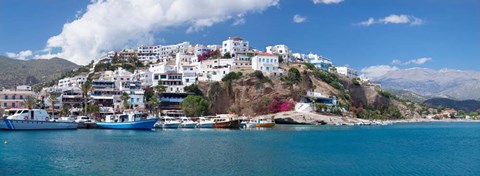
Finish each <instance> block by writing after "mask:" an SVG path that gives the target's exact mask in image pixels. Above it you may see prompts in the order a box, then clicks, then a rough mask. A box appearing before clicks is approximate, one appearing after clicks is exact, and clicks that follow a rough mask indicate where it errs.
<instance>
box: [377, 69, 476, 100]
mask: <svg viewBox="0 0 480 176" xmlns="http://www.w3.org/2000/svg"><path fill="white" fill-rule="evenodd" d="M372 80H373V81H376V82H380V83H381V85H382V88H384V89H390V90H399V92H400V93H402V92H403V93H404V94H405V91H409V92H412V93H414V94H417V95H419V96H423V97H426V99H429V98H436V97H438V98H449V99H454V100H479V99H480V91H479V90H480V72H474V71H462V70H450V69H442V70H432V69H427V68H410V69H401V70H396V71H392V72H389V73H387V74H385V75H383V76H380V77H377V78H373V79H372ZM397 93H398V92H397ZM397 95H398V94H397ZM414 96H415V95H414Z"/></svg>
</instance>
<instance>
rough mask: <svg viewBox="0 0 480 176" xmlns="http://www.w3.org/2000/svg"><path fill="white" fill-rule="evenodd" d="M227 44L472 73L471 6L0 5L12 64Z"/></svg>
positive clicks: (384, 1)
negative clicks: (153, 47) (237, 40)
mask: <svg viewBox="0 0 480 176" xmlns="http://www.w3.org/2000/svg"><path fill="white" fill-rule="evenodd" d="M229 36H239V37H243V38H245V39H246V40H248V41H249V42H250V45H251V47H254V48H257V49H260V50H264V49H265V46H267V45H274V44H285V45H287V46H289V48H290V49H291V50H293V52H299V53H306V54H308V53H310V52H311V53H316V54H319V55H322V56H324V57H327V58H330V59H331V60H332V61H333V63H334V64H335V65H337V66H349V67H352V68H354V69H356V70H359V71H361V72H363V73H371V74H379V73H386V72H388V71H391V70H398V69H405V68H411V67H424V68H431V69H437V70H438V69H442V68H448V69H458V70H474V71H480V1H479V0H236V1H214V0H143V1H135V0H116V1H109V0H22V1H17V0H0V55H5V56H9V57H12V58H16V59H42V58H51V57H62V58H65V59H68V60H70V61H72V62H75V63H77V64H86V63H88V62H90V61H91V60H92V59H95V58H97V57H99V56H100V55H102V54H104V53H105V52H108V51H110V50H120V49H123V48H135V47H136V46H138V45H141V44H144V45H150V44H176V43H180V42H183V41H189V42H190V43H192V44H197V43H198V44H221V42H222V41H223V40H225V39H227V38H228V37H229ZM0 64H1V63H0Z"/></svg>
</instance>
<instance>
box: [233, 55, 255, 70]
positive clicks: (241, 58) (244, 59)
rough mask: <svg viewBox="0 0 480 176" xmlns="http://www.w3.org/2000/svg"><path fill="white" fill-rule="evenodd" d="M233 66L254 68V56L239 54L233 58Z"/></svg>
mask: <svg viewBox="0 0 480 176" xmlns="http://www.w3.org/2000/svg"><path fill="white" fill-rule="evenodd" d="M232 68H234V69H236V68H252V57H250V56H247V55H240V54H239V55H237V56H236V57H234V58H233V66H232Z"/></svg>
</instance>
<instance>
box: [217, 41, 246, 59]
mask: <svg viewBox="0 0 480 176" xmlns="http://www.w3.org/2000/svg"><path fill="white" fill-rule="evenodd" d="M248 50H249V45H248V41H246V40H244V39H242V38H239V37H229V38H228V39H227V40H225V41H223V43H222V55H223V54H225V53H230V55H231V56H232V57H235V56H237V54H245V53H247V52H248Z"/></svg>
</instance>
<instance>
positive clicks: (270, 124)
mask: <svg viewBox="0 0 480 176" xmlns="http://www.w3.org/2000/svg"><path fill="white" fill-rule="evenodd" d="M255 126H256V127H274V126H275V123H257V124H256V125H255Z"/></svg>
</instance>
